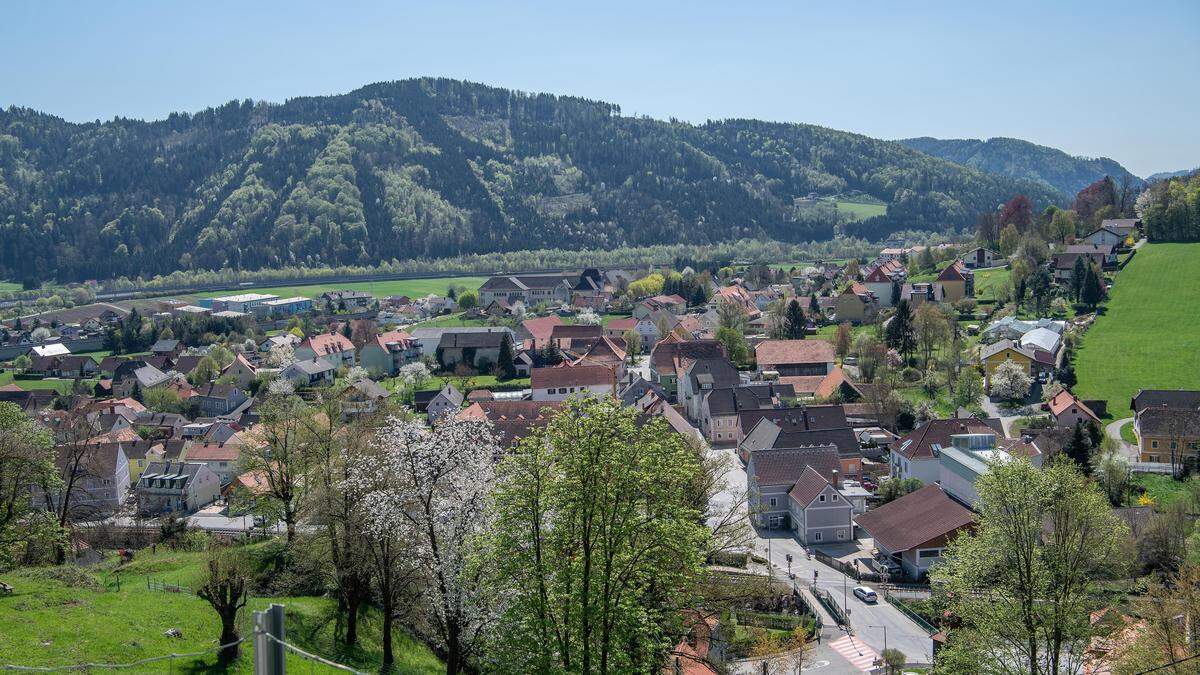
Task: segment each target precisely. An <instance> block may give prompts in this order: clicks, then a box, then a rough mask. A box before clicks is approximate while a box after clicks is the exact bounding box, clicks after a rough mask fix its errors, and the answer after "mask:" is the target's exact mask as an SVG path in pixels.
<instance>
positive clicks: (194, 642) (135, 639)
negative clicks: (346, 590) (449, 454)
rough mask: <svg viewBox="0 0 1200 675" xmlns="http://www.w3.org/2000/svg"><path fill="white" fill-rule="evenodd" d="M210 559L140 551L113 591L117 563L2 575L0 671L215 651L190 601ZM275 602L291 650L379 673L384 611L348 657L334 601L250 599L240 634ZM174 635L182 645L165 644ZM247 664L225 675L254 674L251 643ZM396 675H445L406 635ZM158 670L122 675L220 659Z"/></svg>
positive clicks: (212, 636)
mask: <svg viewBox="0 0 1200 675" xmlns="http://www.w3.org/2000/svg"><path fill="white" fill-rule="evenodd" d="M205 557H206V554H204V553H182V552H173V551H167V550H165V549H162V550H160V551H159V553H158V554H156V555H155V554H151V553H150V551H149V550H145V551H140V552H138V554H137V557H136V559H135V560H134V561H133V562H132V563H131V564H128V565H125V566H123V567H122V568H121V573H120V577H121V584H120V586H121V588H120V590H117V584H116V579H117V575H116V570H115V568H114V565H113V564H107V563H105V564H101V565H99V566H96V567H92V568H83V569H81V568H76V567H72V566H66V567H61V568H35V569H24V570H18V571H16V572H6V573H4V575H3V576H2V578H3V580H4V581H6V582H8V583H9V584H12V585H13V587H14V588H15V592H14V593H13V595H10V596H0V627H2V629H0V635H3V639H0V667H2V666H5V665H19V666H64V665H69V664H76V663H85V662H87V663H130V662H133V661H138V660H141V659H146V658H151V657H156V656H162V655H167V654H172V653H175V654H184V653H191V652H198V651H201V650H205V649H208V648H210V647H215V646H216V644H217V637H218V636H219V635H220V622H219V621H218V619H217V614H216V612H214V611H213V610H212V608H211V607H210V606H209V605H208V603H207V602H205V601H204V600H201V599H200V598H198V597H196V596H195V595H194V594H193V593H191V592H187V591H186V589H189V588H191V587H192V586H193V584H195V583H196V582H197V581H198V580H199V578H200V574H201V570H202V568H203V564H204V560H205ZM147 577H151V578H153V579H154V580H156V581H162V582H165V583H168V584H176V585H179V586H181V587H183V588H184V589H185V592H182V593H171V592H165V591H152V590H149V589H147V585H146V579H147ZM272 602H278V603H280V604H282V605H284V606H285V607H286V611H287V622H286V625H287V631H288V641H289V642H291V643H293V644H295V645H297V646H299V647H300V648H302V649H304V650H306V651H309V652H312V653H316V654H320V655H321V656H323V657H325V658H328V659H331V660H334V661H337V662H340V663H344V664H346V665H350V666H352V667H354V668H358V669H360V670H366V671H373V670H378V669H379V664H380V662H381V661H382V656H383V655H382V651H381V647H380V623H381V622H380V619H379V615H378V612H368V613H367V614H366V616H365V617H364V620H365V622H364V623H360V633H359V635H360V646H359V647H358V648H356V649H354V650H345V649H344V648H341V647H339V645H337V644H336V643H335V642H334V640H333V627H334V620H333V610H334V609H335V602H334V601H333V600H332V599H330V598H318V597H286V598H258V597H252V598H251V599H250V601H249V603H248V605H247V607H246V609H245V610H243V612H244V616H243V617H242V620H241V623H240V625H242V626H243V630H242V635H243V636H244V637H245V636H249V635H250V630H249V626H250V620H251V616H250V612H251V611H254V610H260V609H264V608H266V607H267V606H268V605H270V604H271V603H272ZM171 628H176V629H179V631H181V632H182V633H183V637H181V638H171V637H167V636H166V635H164V632H165V631H167V630H168V629H171ZM244 645H246V648H245V649H243V651H242V654H241V657H240V658H239V660H238V662H237V663H236V664H234V667H233V668H231V669H230V671H229V672H232V673H252V672H254V666H253V653H252V652H253V647H252V646H251V645H252V641H247V642H246V643H244ZM395 645H396V655H397V663H396V665H397V671H396V672H402V673H440V672H445V666H443V665H442V664H441V662H440V661H439V660H438V659H437V657H436V656H434V655H433V653H432V652H430V651H429V649H428V648H427V647H425V646H424V645H423V644H420V643H418V642H416V641H415V640H413V639H412V638H410V637H409V636H407V635H404V634H397V636H396V643H395ZM171 665H172V664H170V663H169V662H167V661H160V662H156V663H151V664H145V665H144V666H139V667H135V668H132V669H126V670H122V671H121V672H122V673H131V672H133V673H166V672H175V673H188V672H197V673H199V672H217V671H218V669H217V667H216V658H215V655H212V654H209V655H208V656H205V657H199V658H190V659H189V658H184V659H177V660H175V662H174V664H173V666H174V667H173V670H172V669H171ZM288 670H289V671H295V672H303V673H308V672H313V673H332V672H337V671H335V670H334V669H332V668H328V667H325V666H320V665H317V664H313V663H311V662H308V661H304V662H303V663H301V662H299V661H296V660H294V657H292V656H290V655H289V661H288Z"/></svg>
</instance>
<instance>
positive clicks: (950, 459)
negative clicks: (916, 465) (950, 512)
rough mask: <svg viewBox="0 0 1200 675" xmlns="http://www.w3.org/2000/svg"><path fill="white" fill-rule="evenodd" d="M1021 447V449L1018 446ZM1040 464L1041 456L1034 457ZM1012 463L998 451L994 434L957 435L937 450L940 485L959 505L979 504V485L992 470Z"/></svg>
mask: <svg viewBox="0 0 1200 675" xmlns="http://www.w3.org/2000/svg"><path fill="white" fill-rule="evenodd" d="M1018 447H1019V446H1018ZM1034 457H1036V458H1037V459H1038V461H1039V462H1040V459H1041V458H1040V456H1038V455H1034ZM1012 459H1013V455H1011V454H1009V453H1008V451H1006V450H1005V449H1003V448H1001V447H999V445H998V444H997V436H996V434H995V432H992V431H988V432H985V433H967V434H954V435H952V436H951V437H950V443H949V445H946V446H943V447H942V448H940V449H939V450H938V453H937V460H938V484H939V485H941V487H942V488H943V489H944V490H945V491H946V493H947V494H949V495H950V496H952V497H954V498H955V499H957V500H958V501H960V502H962V503H964V504H968V505H971V506H974V505H975V504H976V503H977V502H978V501H979V490H978V488H976V487H975V486H976V484H977V483H978V482H979V479H980V478H981V477H983V475H984V474H986V473H987V472H988V471H990V470H991V467H992V466H994V465H996V464H1000V463H1003V462H1008V461H1011V460H1012Z"/></svg>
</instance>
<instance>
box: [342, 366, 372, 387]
mask: <svg viewBox="0 0 1200 675" xmlns="http://www.w3.org/2000/svg"><path fill="white" fill-rule="evenodd" d="M369 379H371V375H370V373H368V372H367V369H366V368H363V367H362V366H350V369H349V370H347V371H346V381H347V382H350V383H354V382H360V381H362V380H369Z"/></svg>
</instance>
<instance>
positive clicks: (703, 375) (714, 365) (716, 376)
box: [677, 358, 741, 421]
mask: <svg viewBox="0 0 1200 675" xmlns="http://www.w3.org/2000/svg"><path fill="white" fill-rule="evenodd" d="M740 383H741V377H740V376H739V375H738V371H737V368H735V367H734V366H733V364H732V363H730V362H729V359H726V358H715V359H696V360H694V361H691V362H689V363H688V364H687V366H686V370H685V372H684V373H683V376H682V377H680V378H679V392H678V394H677V395H678V398H679V402H680V403H681V404H683V409H684V413H685V414H686V415H687V417H688V419H689V420H693V421H697V420H699V419H700V417H701V413H700V408H701V404H702V403H703V402H704V397H705V396H707V395H708V392H709V391H711V390H714V389H727V388H730V387H734V386H737V385H738V384H740Z"/></svg>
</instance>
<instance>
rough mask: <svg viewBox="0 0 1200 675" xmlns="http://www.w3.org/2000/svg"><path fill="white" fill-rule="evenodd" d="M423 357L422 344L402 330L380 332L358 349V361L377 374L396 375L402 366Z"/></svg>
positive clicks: (368, 370) (370, 371)
mask: <svg viewBox="0 0 1200 675" xmlns="http://www.w3.org/2000/svg"><path fill="white" fill-rule="evenodd" d="M419 358H421V346H420V343H418V342H417V341H416V340H414V339H413V337H412V336H411V335H409V334H408V333H405V332H404V331H401V330H393V331H388V332H386V333H380V334H379V335H376V336H375V337H373V338H371V339H370V340H368V341H367V343H366V344H365V345H363V346H362V347H361V348H359V350H358V363H359V365H361V366H362V367H363V368H366V369H367V372H369V373H372V374H374V375H376V376H379V375H387V376H392V377H394V376H395V375H396V373H398V372H400V367H401V366H403V365H405V364H408V363H412V362H413V361H416V360H417V359H419Z"/></svg>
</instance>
